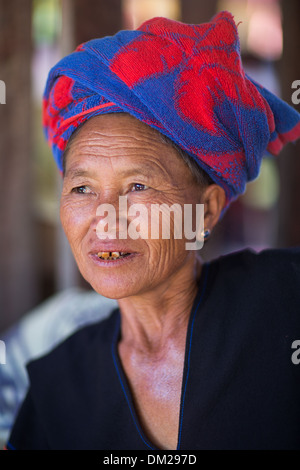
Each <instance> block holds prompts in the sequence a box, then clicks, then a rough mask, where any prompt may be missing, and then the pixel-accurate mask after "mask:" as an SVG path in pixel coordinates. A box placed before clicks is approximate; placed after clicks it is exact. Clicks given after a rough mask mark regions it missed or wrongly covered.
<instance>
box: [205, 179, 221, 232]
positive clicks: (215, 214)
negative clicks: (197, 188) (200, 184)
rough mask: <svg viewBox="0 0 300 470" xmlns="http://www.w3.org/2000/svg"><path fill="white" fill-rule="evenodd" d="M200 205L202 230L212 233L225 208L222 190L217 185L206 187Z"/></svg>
mask: <svg viewBox="0 0 300 470" xmlns="http://www.w3.org/2000/svg"><path fill="white" fill-rule="evenodd" d="M201 203H202V204H204V228H205V230H207V229H209V230H210V231H212V230H213V228H214V226H215V225H216V223H217V222H218V220H219V218H220V215H221V212H222V210H223V208H224V207H225V203H226V194H225V191H224V189H223V188H221V186H218V185H217V184H211V185H209V186H207V188H206V189H205V190H204V192H203V193H202V198H201Z"/></svg>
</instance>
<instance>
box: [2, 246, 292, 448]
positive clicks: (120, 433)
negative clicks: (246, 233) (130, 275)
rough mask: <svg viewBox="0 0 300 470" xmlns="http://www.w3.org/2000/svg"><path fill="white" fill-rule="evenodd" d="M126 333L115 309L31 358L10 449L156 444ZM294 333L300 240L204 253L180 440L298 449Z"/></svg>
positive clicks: (182, 444)
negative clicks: (133, 382) (127, 366)
mask: <svg viewBox="0 0 300 470" xmlns="http://www.w3.org/2000/svg"><path fill="white" fill-rule="evenodd" d="M119 335H120V313H119V310H118V309H117V310H115V311H114V312H113V313H112V315H111V316H110V317H109V318H108V319H106V320H104V321H102V322H99V323H98V324H96V325H91V326H87V327H84V328H83V329H81V330H80V331H78V332H76V333H75V334H74V335H73V336H71V337H70V338H68V339H67V340H66V341H64V342H63V343H62V344H61V345H59V346H58V347H57V348H56V349H55V350H53V351H52V352H51V353H50V354H48V355H47V356H44V357H43V358H41V359H38V360H35V361H33V362H31V363H30V364H29V366H28V372H29V378H30V383H31V386H30V389H29V392H28V395H27V398H26V400H25V402H24V404H23V406H22V407H21V410H20V412H19V415H18V418H17V421H16V423H15V425H14V428H13V431H12V434H11V437H10V439H9V443H8V447H9V448H11V449H13V448H16V449H104V450H125V449H127V450H150V449H155V446H154V445H153V444H152V443H151V442H150V441H149V440H148V438H147V436H146V435H145V434H144V432H143V429H142V427H141V425H140V423H139V419H138V417H137V414H136V411H135V408H134V405H133V400H132V396H131V392H130V389H129V386H128V383H127V380H126V377H125V375H124V372H123V370H122V366H121V363H120V360H119V357H118V353H117V342H118V339H119ZM295 340H300V249H299V248H295V249H288V250H266V251H263V252H261V253H260V254H256V253H254V252H252V251H249V250H245V251H241V252H238V253H235V254H232V255H228V256H224V257H221V258H219V259H217V260H215V261H212V262H211V263H207V264H205V265H204V269H203V271H202V275H201V279H200V284H199V290H198V294H197V297H196V299H195V301H194V305H193V308H192V311H191V315H190V320H189V326H188V332H187V340H186V351H185V363H184V373H183V384H182V394H181V410H180V423H179V434H178V447H177V449H178V450H196V449H300V364H299V365H297V362H299V361H295V360H294V361H292V355H293V353H294V357H297V350H295V349H292V343H293V342H294V341H295ZM299 358H300V352H299Z"/></svg>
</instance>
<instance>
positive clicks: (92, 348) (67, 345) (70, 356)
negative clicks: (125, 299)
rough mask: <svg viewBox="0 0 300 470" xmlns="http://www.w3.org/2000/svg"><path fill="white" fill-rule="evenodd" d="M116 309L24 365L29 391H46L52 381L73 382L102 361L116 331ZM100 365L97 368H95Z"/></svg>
mask: <svg viewBox="0 0 300 470" xmlns="http://www.w3.org/2000/svg"><path fill="white" fill-rule="evenodd" d="M118 318H119V316H118V309H115V310H114V311H113V312H112V313H111V314H110V315H109V317H108V318H106V319H104V320H101V321H100V322H97V323H94V324H92V325H87V326H84V327H82V328H81V329H79V330H78V331H76V332H75V333H73V334H72V335H71V336H69V337H68V338H67V339H65V340H64V341H62V342H61V343H60V344H58V345H57V346H56V347H55V348H54V349H53V350H52V351H51V352H49V353H47V354H45V355H44V356H41V357H39V358H37V359H35V360H33V361H30V362H29V363H28V364H27V370H28V375H29V379H30V384H31V387H33V388H37V390H38V389H39V388H40V387H43V388H45V386H47V384H51V383H52V382H53V381H56V382H59V381H60V380H62V381H63V382H68V381H69V380H70V381H72V377H73V376H74V377H76V376H78V377H80V376H83V375H85V374H86V371H88V370H89V369H90V368H91V364H95V362H97V359H98V362H99V361H101V358H103V357H104V356H105V354H106V353H107V350H108V349H109V348H110V345H111V342H112V338H113V337H114V334H115V333H116V331H117V330H116V328H117V327H118V324H119V322H118ZM98 365H99V364H98Z"/></svg>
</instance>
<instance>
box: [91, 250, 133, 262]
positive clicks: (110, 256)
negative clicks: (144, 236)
mask: <svg viewBox="0 0 300 470" xmlns="http://www.w3.org/2000/svg"><path fill="white" fill-rule="evenodd" d="M126 254H127V253H126V252H125V251H99V253H97V256H98V258H100V259H105V260H114V259H118V258H121V257H123V256H125V255H126Z"/></svg>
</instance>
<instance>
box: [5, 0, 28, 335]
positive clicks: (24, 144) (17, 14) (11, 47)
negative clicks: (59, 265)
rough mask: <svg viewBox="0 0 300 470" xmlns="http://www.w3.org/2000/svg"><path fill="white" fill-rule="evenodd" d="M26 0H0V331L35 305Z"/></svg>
mask: <svg viewBox="0 0 300 470" xmlns="http://www.w3.org/2000/svg"><path fill="white" fill-rule="evenodd" d="M31 15H32V2H31V0H24V1H22V2H20V1H18V0H10V1H9V2H7V1H6V0H0V79H1V80H2V81H3V82H4V83H5V103H3V100H1V104H0V181H1V185H0V187H1V202H0V221H1V230H0V250H1V260H0V330H3V329H5V328H6V327H8V326H9V325H10V324H12V323H13V322H15V321H16V320H17V319H18V318H20V316H21V315H22V314H23V313H25V312H26V311H27V310H28V309H30V308H31V307H32V306H33V305H34V301H35V298H36V297H35V290H36V282H35V281H36V279H35V263H34V258H35V256H34V240H33V236H34V233H33V217H32V211H31V196H32V184H31V95H30V82H31Z"/></svg>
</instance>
